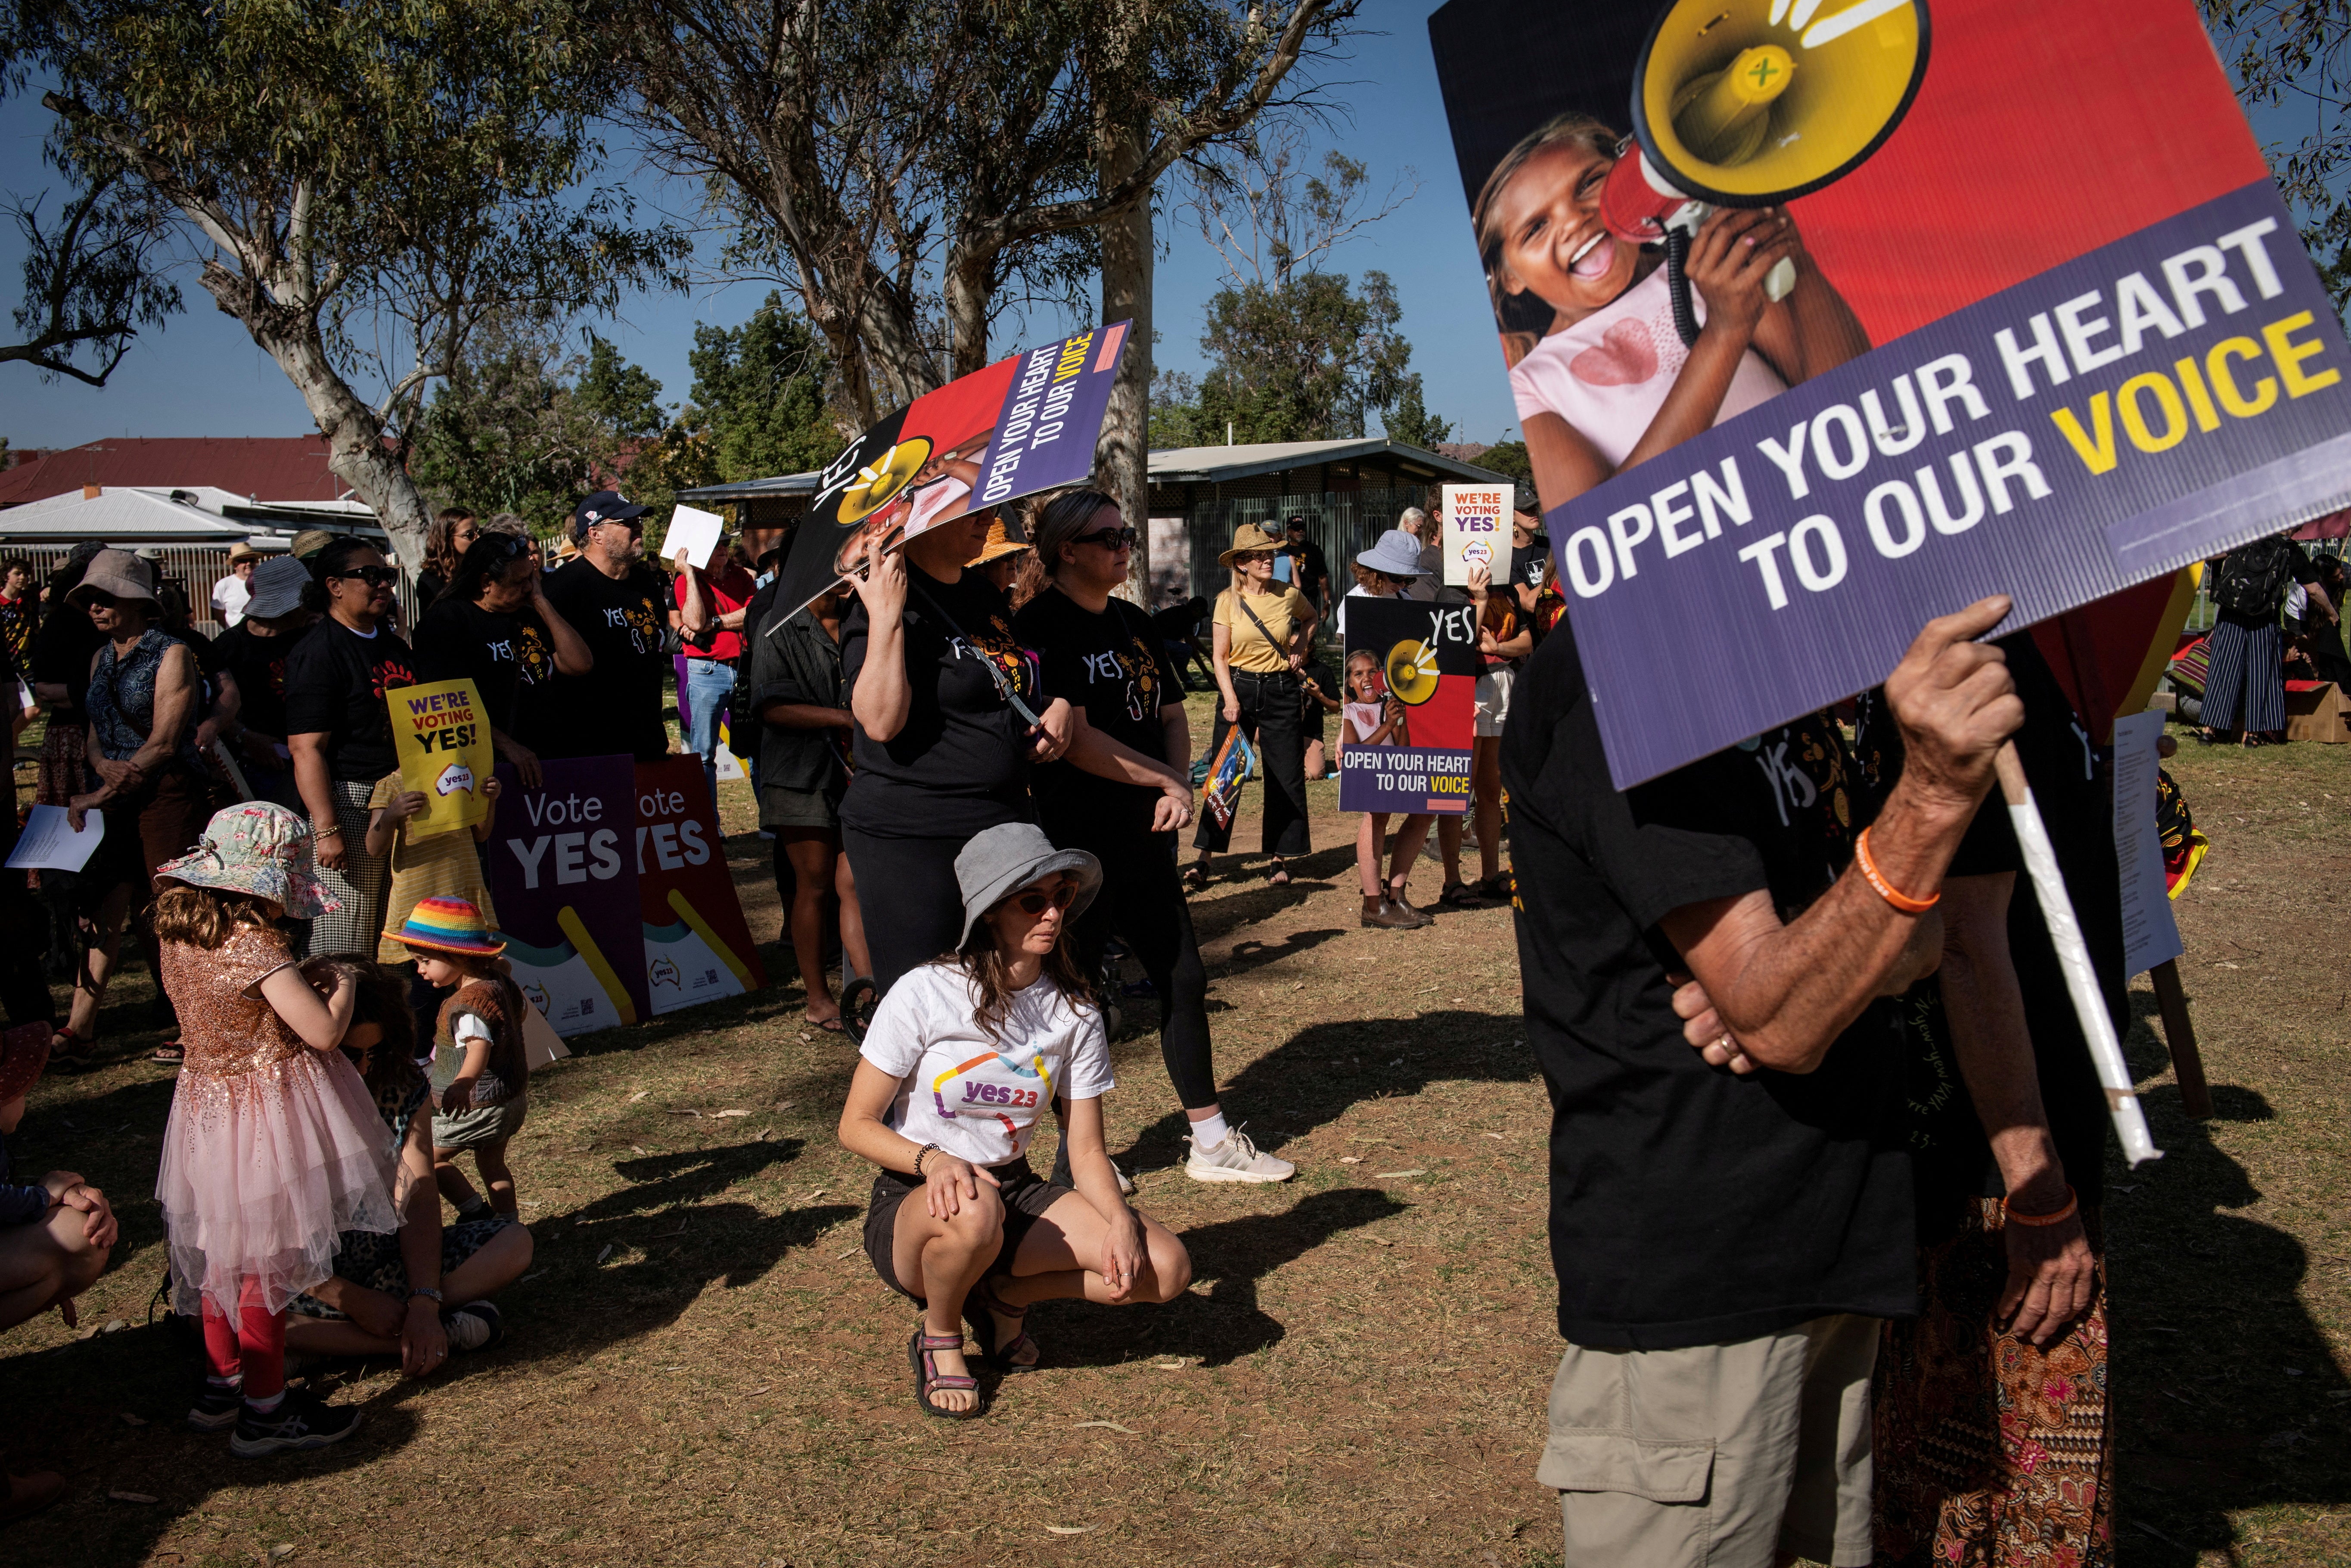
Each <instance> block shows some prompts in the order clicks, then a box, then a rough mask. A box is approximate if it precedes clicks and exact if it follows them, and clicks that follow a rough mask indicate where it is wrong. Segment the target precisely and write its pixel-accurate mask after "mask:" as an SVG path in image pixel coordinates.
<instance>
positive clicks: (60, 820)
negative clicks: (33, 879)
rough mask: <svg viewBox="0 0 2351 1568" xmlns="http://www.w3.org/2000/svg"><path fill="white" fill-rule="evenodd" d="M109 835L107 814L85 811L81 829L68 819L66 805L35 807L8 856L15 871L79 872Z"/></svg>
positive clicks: (10, 865)
mask: <svg viewBox="0 0 2351 1568" xmlns="http://www.w3.org/2000/svg"><path fill="white" fill-rule="evenodd" d="M104 837H106V816H105V814H104V813H103V812H99V811H85V812H83V813H82V824H81V831H80V832H78V833H77V832H75V831H73V829H72V827H71V826H70V825H69V824H68V822H67V821H66V809H65V808H64V807H63V806H36V807H34V808H33V814H32V816H31V817H29V818H27V819H26V822H25V831H23V832H22V833H21V834H19V835H17V839H16V852H14V853H12V854H11V855H9V857H8V867H9V869H10V870H12V871H33V870H40V871H79V870H81V868H82V867H84V866H86V865H88V864H89V857H90V854H91V852H93V851H95V850H96V849H97V848H98V841H99V840H100V839H102V838H104Z"/></svg>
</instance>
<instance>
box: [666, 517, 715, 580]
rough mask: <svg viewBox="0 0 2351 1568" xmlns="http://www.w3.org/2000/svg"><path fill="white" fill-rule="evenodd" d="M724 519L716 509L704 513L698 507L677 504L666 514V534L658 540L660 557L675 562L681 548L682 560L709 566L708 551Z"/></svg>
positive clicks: (704, 566)
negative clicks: (683, 556) (667, 515)
mask: <svg viewBox="0 0 2351 1568" xmlns="http://www.w3.org/2000/svg"><path fill="white" fill-rule="evenodd" d="M725 528H726V518H724V517H720V516H719V515H718V514H717V513H716V512H705V511H703V510H702V509H701V508H700V507H679V508H678V509H677V510H676V511H674V512H672V513H671V514H670V517H669V534H668V536H667V537H666V538H664V539H663V540H662V547H661V558H662V559H663V560H664V561H665V562H673V563H674V562H675V561H676V559H677V552H678V551H679V550H681V549H683V550H684V551H685V559H687V560H688V561H691V562H692V563H693V564H694V565H695V566H698V567H702V568H705V570H706V569H707V568H708V567H709V565H710V552H711V551H712V550H713V549H716V548H717V544H718V536H719V534H720V532H721V531H722V530H724V529H725Z"/></svg>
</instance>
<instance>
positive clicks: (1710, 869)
mask: <svg viewBox="0 0 2351 1568" xmlns="http://www.w3.org/2000/svg"><path fill="white" fill-rule="evenodd" d="M2008 610H2009V601H2007V600H2006V599H2005V598H1992V599H1987V600H1984V601H1980V603H1977V604H1974V605H1971V606H1970V607H1969V608H1968V609H1966V610H1964V611H1962V612H1959V613H1958V614H1956V615H1949V616H1944V617H1942V618H1940V619H1938V620H1936V621H1933V622H1928V625H1927V627H1926V629H1925V630H1924V631H1923V632H1920V633H1919V634H1918V636H1917V640H1916V641H1914V642H1913V643H1911V646H1910V649H1909V652H1908V653H1907V654H1906V655H1905V657H1904V659H1903V661H1902V664H1901V665H1900V666H1899V667H1898V668H1897V669H1896V671H1895V673H1894V674H1893V675H1892V676H1890V677H1889V678H1888V679H1887V681H1886V700H1887V702H1888V704H1889V706H1890V707H1891V710H1892V714H1893V716H1894V719H1895V722H1896V724H1897V725H1899V726H1900V727H1901V731H1902V735H1903V738H1904V740H1905V743H1906V749H1907V757H1908V765H1907V768H1906V769H1905V771H1904V773H1903V775H1902V778H1901V779H1900V781H1899V783H1898V784H1896V786H1895V788H1894V789H1893V790H1892V792H1891V793H1890V794H1889V796H1888V797H1887V799H1886V802H1885V804H1884V806H1883V808H1882V809H1880V810H1878V811H1877V812H1876V817H1875V821H1871V818H1870V813H1869V810H1868V803H1867V802H1866V801H1865V800H1860V799H1857V798H1856V791H1857V789H1858V788H1859V783H1858V779H1857V778H1856V775H1855V770H1854V768H1853V765H1852V762H1851V760H1850V758H1849V757H1848V756H1847V753H1846V749H1845V745H1844V739H1843V737H1842V735H1841V733H1840V731H1839V730H1838V729H1837V727H1836V726H1835V725H1834V723H1833V722H1831V721H1830V720H1829V719H1828V717H1827V716H1825V715H1813V716H1808V717H1805V718H1802V719H1798V720H1796V721H1794V722H1793V723H1791V724H1787V725H1782V726H1779V727H1774V728H1772V729H1771V730H1767V731H1765V732H1764V733H1763V734H1762V735H1761V736H1758V737H1754V738H1753V739H1750V740H1748V741H1745V742H1742V743H1740V745H1738V746H1736V747H1730V748H1729V749H1727V750H1724V751H1721V752H1718V753H1716V754H1715V755H1713V756H1711V757H1707V758H1701V759H1700V760H1699V761H1698V762H1695V763H1692V764H1690V765H1689V766H1687V767H1686V768H1678V769H1677V770H1675V771H1674V772H1672V773H1669V774H1667V775H1666V776H1665V777H1664V778H1661V779H1656V780H1653V781H1651V782H1649V783H1646V784H1644V785H1641V786H1639V787H1637V788H1635V789H1631V790H1627V791H1625V792H1623V793H1619V792H1618V791H1617V789H1615V787H1614V784H1613V782H1612V781H1611V779H1610V778H1609V773H1608V764H1607V759H1606V757H1605V754H1604V751H1603V749H1602V745H1601V738H1600V731H1599V727H1598V726H1597V724H1596V723H1595V720H1594V716H1593V704H1592V698H1591V694H1590V691H1589V689H1588V687H1587V686H1586V685H1585V681H1584V674H1583V661H1582V658H1581V655H1580V653H1579V651H1578V648H1577V645H1576V639H1575V637H1574V635H1573V633H1572V632H1570V631H1569V630H1568V628H1567V626H1566V625H1565V624H1564V623H1562V625H1561V627H1560V628H1559V629H1558V631H1557V632H1555V633H1554V634H1553V635H1552V637H1550V638H1549V639H1547V640H1546V641H1545V643H1544V644H1543V646H1542V647H1541V650H1540V651H1539V652H1538V653H1536V655H1535V657H1534V659H1533V661H1532V662H1531V667H1530V669H1529V672H1528V675H1527V678H1526V680H1525V681H1524V683H1523V684H1522V685H1521V686H1520V691H1519V694H1518V696H1517V701H1516V711H1515V712H1514V714H1513V722H1512V723H1511V725H1510V728H1509V730H1508V731H1507V732H1506V733H1505V735H1504V737H1503V743H1502V768H1503V775H1504V778H1505V779H1506V781H1507V783H1508V785H1509V787H1510V800H1511V806H1512V843H1513V849H1514V852H1515V854H1516V857H1517V861H1518V864H1519V867H1520V873H1521V874H1520V877H1519V888H1520V900H1521V906H1522V911H1523V912H1522V914H1521V915H1520V925H1519V950H1520V965H1521V967H1522V968H1523V970H1524V974H1525V992H1526V1009H1527V1030H1528V1038H1529V1043H1531V1045H1532V1046H1533V1047H1534V1048H1535V1052H1536V1057H1537V1060H1538V1061H1539V1062H1540V1064H1541V1068H1542V1071H1543V1075H1544V1078H1545V1080H1546V1082H1547V1083H1548V1085H1549V1088H1550V1091H1551V1098H1552V1107H1553V1111H1552V1140H1551V1147H1552V1211H1551V1239H1552V1263H1553V1266H1554V1268H1555V1269H1556V1270H1557V1272H1558V1277H1559V1286H1560V1297H1559V1328H1560V1333H1561V1334H1562V1336H1563V1337H1565V1338H1566V1339H1567V1340H1568V1342H1569V1345H1568V1349H1567V1353H1566V1354H1565V1356H1564V1357H1563V1358H1562V1361H1561V1364H1560V1370H1559V1375H1558V1377H1557V1379H1556V1380H1555V1381H1554V1383H1553V1385H1552V1399H1551V1434H1552V1435H1551V1440H1550V1443H1549V1445H1548V1446H1547V1448H1546V1449H1545V1452H1544V1457H1543V1461H1542V1466H1541V1470H1540V1472H1539V1474H1540V1477H1541V1480H1542V1483H1543V1484H1544V1485H1546V1486H1551V1487H1555V1488H1558V1489H1559V1490H1560V1491H1561V1505H1562V1513H1563V1516H1564V1522H1565V1528H1566V1538H1567V1542H1568V1560H1569V1561H1570V1562H1585V1561H1589V1562H1626V1563H1679V1562H1684V1561H1693V1562H1694V1561H1701V1560H1703V1561H1737V1562H1757V1563H1761V1562H1764V1561H1768V1560H1769V1559H1770V1556H1771V1552H1772V1550H1773V1548H1774V1547H1775V1546H1776V1547H1779V1548H1782V1549H1786V1550H1792V1551H1795V1552H1800V1553H1802V1554H1803V1555H1806V1556H1810V1557H1813V1558H1816V1559H1818V1560H1820V1561H1823V1562H1830V1561H1834V1562H1838V1563H1864V1562H1867V1561H1869V1552H1870V1469H1871V1466H1870V1425H1869V1423H1870V1406H1869V1381H1870V1373H1871V1369H1872V1367H1873V1365H1874V1364H1875V1363H1876V1354H1877V1343H1878V1336H1879V1333H1880V1330H1881V1328H1882V1327H1883V1323H1882V1321H1881V1320H1884V1319H1887V1318H1893V1317H1898V1316H1902V1315H1905V1314H1907V1313H1908V1312H1912V1311H1913V1310H1914V1309H1915V1304H1916V1299H1917V1280H1916V1272H1915V1262H1914V1257H1913V1251H1912V1243H1913V1229H1914V1222H1913V1216H1912V1207H1911V1204H1912V1197H1911V1176H1910V1167H1909V1162H1908V1158H1907V1155H1906V1153H1905V1151H1904V1150H1903V1148H1902V1146H1901V1145H1900V1142H1899V1140H1898V1139H1890V1138H1888V1137H1887V1136H1886V1134H1887V1133H1888V1131H1889V1130H1891V1129H1893V1128H1895V1127H1896V1125H1897V1124H1898V1115H1899V1113H1900V1109H1901V1105H1902V1092H1901V1068H1902V1064H1903V1051H1902V1035H1901V1031H1900V1024H1899V1021H1898V1019H1897V1018H1896V1014H1895V1012H1894V1010H1893V1009H1892V1008H1891V1006H1890V1005H1889V1004H1888V1003H1887V1001H1886V999H1885V998H1887V997H1888V996H1890V995H1893V994H1896V993H1898V992H1900V991H1901V990H1902V989H1903V988H1906V987H1907V985H1908V984H1909V983H1910V982H1911V981H1912V980H1913V979H1915V978H1917V977H1918V976H1919V975H1920V974H1923V973H1925V972H1926V971H1927V970H1928V969H1931V968H1932V967H1933V965H1934V962H1935V959H1936V958H1937V957H1938V956H1939V953H1940V950H1941V947H1942V937H1941V933H1940V921H1939V917H1938V915H1936V914H1935V913H1934V906H1935V904H1936V903H1937V901H1938V898H1939V896H1940V893H1941V887H1942V881H1943V876H1944V873H1945V870H1946V868H1947V867H1948V866H1949V862H1950V860H1951V856H1952V854H1953V852H1955V851H1956V850H1957V849H1958V847H1959V841H1960V838H1961V836H1962V835H1963V834H1964V833H1965V832H1966V831H1967V828H1968V824H1969V823H1970V821H1971V820H1972V819H1973V817H1974V815H1975V811H1976V809H1977V806H1978V805H1979V804H1980V802H1981V801H1982V800H1983V798H1984V796H1985V794H1986V792H1987V791H1988V790H1989V789H1990V788H1991V782H1992V758H1993V754H1994V753H1995V752H1996V751H1997V750H1998V748H1999V747H2000V745H2001V742H2002V741H2003V740H2005V739H2007V738H2008V737H2009V736H2010V734H2011V732H2013V731H2014V730H2015V729H2016V727H2017V726H2018V724H2019V723H2020V722H2021V720H2022V716H2023V710H2022V705H2021V704H2020V703H2019V702H2018V700H2017V697H2016V695H2015V691H2014V687H2013V684H2012V683H2011V679H2010V676H2009V672H2008V669H2007V665H2006V664H2005V661H2004V660H2003V658H2002V655H2001V652H2000V650H1999V649H1998V648H1996V647H1991V646H1988V645H1985V644H1981V643H1976V642H1975V641H1973V639H1975V638H1977V637H1980V636H1981V635H1982V634H1983V633H1984V632H1988V631H1990V630H1991V627H1993V626H1994V625H1995V624H1997V623H1998V622H1999V621H2000V619H2001V617H2002V616H2003V615H2005V614H2006V613H2007V612H2008ZM1864 822H1869V823H1870V825H1869V826H1868V827H1867V828H1863V827H1862V824H1863V823H1864ZM1692 978H1695V980H1696V981H1697V982H1698V985H1699V986H1702V987H1703V988H1704V991H1705V998H1708V999H1710V1002H1711V1007H1710V1009H1708V1008H1707V1006H1706V1003H1705V1002H1704V1001H1701V1002H1699V1003H1698V1004H1697V1005H1696V1006H1694V1007H1692V1008H1691V1009H1690V1010H1692V1011H1693V1012H1694V1013H1698V1014H1699V1015H1700V1016H1698V1017H1697V1018H1694V1019H1693V1020H1692V1021H1693V1023H1694V1024H1697V1025H1699V1026H1700V1027H1708V1026H1710V1027H1711V1029H1712V1030H1714V1031H1715V1032H1718V1033H1719V1041H1718V1043H1719V1046H1720V1047H1721V1048H1722V1052H1727V1051H1729V1050H1730V1049H1732V1048H1734V1047H1735V1048H1736V1049H1737V1050H1738V1051H1740V1052H1743V1053H1744V1055H1745V1056H1746V1057H1747V1058H1748V1059H1749V1060H1750V1061H1755V1062H1756V1063H1758V1064H1759V1065H1761V1066H1763V1067H1766V1068H1770V1069H1772V1070H1773V1071H1768V1072H1765V1073H1761V1074H1757V1075H1755V1076H1753V1077H1751V1078H1750V1077H1740V1076H1738V1075H1735V1074H1733V1073H1731V1072H1730V1071H1726V1070H1724V1069H1723V1068H1721V1067H1719V1066H1716V1065H1712V1064H1710V1063H1709V1061H1708V1060H1707V1059H1706V1058H1704V1057H1702V1056H1701V1055H1700V1054H1699V1053H1698V1052H1694V1051H1691V1050H1690V1049H1689V1046H1688V1045H1687V1043H1686V1042H1685V1030H1684V1021H1683V1019H1682V1017H1681V1015H1680V1012H1679V1011H1677V1003H1678V1002H1683V1001H1684V998H1683V997H1681V996H1677V990H1687V989H1688V988H1687V986H1686V982H1687V981H1688V980H1690V979H1692ZM1689 994H1690V995H1691V996H1695V994H1696V993H1695V991H1694V990H1690V991H1689ZM1717 1054H1721V1052H1718V1053H1717ZM1800 1451H1802V1452H1804V1453H1808V1454H1817V1455H1820V1456H1823V1459H1822V1462H1821V1463H1819V1464H1817V1465H1808V1466H1806V1467H1804V1468H1802V1469H1801V1470H1800V1469H1799V1468H1798V1464H1797V1456H1798V1453H1799V1452H1800ZM1830 1455H1834V1456H1835V1458H1834V1463H1831V1462H1829V1461H1828V1459H1827V1456H1830ZM1694 1534H1696V1535H1700V1536H1704V1537H1705V1539H1704V1540H1703V1541H1699V1542H1693V1540H1692V1537H1693V1535H1694ZM1709 1552H1711V1553H1713V1554H1714V1555H1711V1556H1709V1555H1708V1553H1709Z"/></svg>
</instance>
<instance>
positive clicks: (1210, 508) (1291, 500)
mask: <svg viewBox="0 0 2351 1568" xmlns="http://www.w3.org/2000/svg"><path fill="white" fill-rule="evenodd" d="M1429 488H1430V487H1429V486H1424V485H1402V486H1396V487H1395V488H1393V489H1385V490H1324V491H1321V492H1315V493H1308V494H1302V495H1295V496H1251V497H1236V498H1232V499H1227V500H1221V501H1199V502H1196V503H1194V505H1193V507H1192V510H1191V512H1190V514H1189V515H1188V516H1187V517H1186V519H1185V530H1186V533H1187V534H1188V535H1189V536H1190V541H1191V547H1192V571H1191V591H1192V592H1193V593H1195V594H1197V595H1200V596H1201V597H1203V598H1207V599H1214V598H1215V597H1216V596H1217V593H1218V592H1220V591H1223V590H1224V589H1226V588H1228V587H1229V586H1230V585H1231V583H1232V573H1231V571H1230V570H1229V569H1228V568H1226V567H1222V566H1219V565H1217V555H1218V554H1219V553H1220V552H1221V551H1223V550H1226V549H1230V548H1231V546H1232V542H1233V530H1234V529H1235V528H1239V527H1240V526H1241V525H1242V524H1243V523H1256V524H1258V525H1259V527H1261V528H1268V529H1270V530H1271V531H1272V532H1274V533H1276V534H1279V533H1280V532H1281V524H1282V519H1283V518H1285V517H1289V516H1290V515H1291V514H1292V513H1296V514H1297V515H1299V516H1300V517H1304V518H1305V519H1306V538H1307V539H1308V540H1309V542H1311V543H1312V544H1314V545H1316V546H1319V547H1320V548H1321V549H1322V558H1323V559H1325V560H1327V561H1329V562H1330V563H1331V577H1332V583H1331V591H1332V594H1333V595H1337V594H1342V593H1344V592H1346V591H1347V590H1348V589H1350V588H1353V586H1354V583H1355V580H1354V579H1353V577H1351V576H1349V575H1348V572H1347V563H1348V562H1349V561H1351V560H1353V559H1355V557H1357V556H1358V555H1360V554H1362V553H1363V552H1364V551H1365V550H1367V549H1371V548H1372V541H1373V540H1374V539H1376V538H1379V537H1380V535H1381V534H1383V533H1384V532H1385V531H1386V530H1388V529H1389V528H1394V527H1395V520H1396V517H1398V515H1400V514H1401V513H1402V512H1403V511H1404V510H1405V508H1406V507H1426V506H1427V505H1428V496H1429Z"/></svg>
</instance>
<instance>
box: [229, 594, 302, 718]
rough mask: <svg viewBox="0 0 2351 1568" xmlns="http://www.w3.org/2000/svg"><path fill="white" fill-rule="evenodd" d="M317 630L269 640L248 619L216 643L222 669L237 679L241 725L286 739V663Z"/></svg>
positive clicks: (282, 635)
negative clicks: (299, 646) (298, 647)
mask: <svg viewBox="0 0 2351 1568" xmlns="http://www.w3.org/2000/svg"><path fill="white" fill-rule="evenodd" d="M315 630H317V627H316V626H315V624H314V625H312V626H308V627H305V628H303V629H302V630H301V631H299V632H283V633H281V634H279V635H278V636H276V637H265V636H262V635H261V634H260V633H259V632H256V631H255V630H254V629H253V622H252V621H251V620H250V619H247V620H244V621H240V622H237V623H236V624H235V625H234V626H232V627H230V628H229V629H228V630H227V631H225V632H222V633H221V634H220V635H219V636H217V637H215V638H214V639H213V652H214V654H216V655H217V656H218V657H219V659H220V662H221V667H222V668H224V669H225V670H226V671H228V673H229V674H232V675H235V677H236V695H237V710H236V720H237V723H238V724H240V725H242V726H243V727H246V729H251V730H257V731H259V732H260V733H261V734H263V735H266V736H269V737H273V738H274V739H277V740H284V739H285V738H286V734H287V731H286V661H287V657H288V656H289V655H290V654H291V653H293V652H294V649H295V647H296V645H297V644H298V643H300V642H301V641H302V639H303V638H305V637H308V635H309V634H310V633H311V632H313V631H315Z"/></svg>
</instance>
